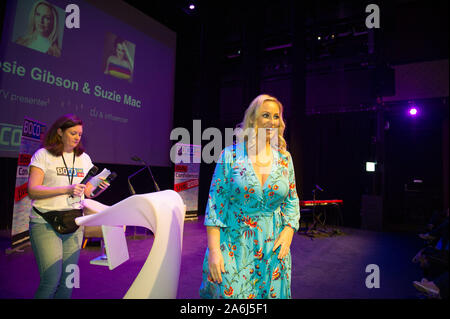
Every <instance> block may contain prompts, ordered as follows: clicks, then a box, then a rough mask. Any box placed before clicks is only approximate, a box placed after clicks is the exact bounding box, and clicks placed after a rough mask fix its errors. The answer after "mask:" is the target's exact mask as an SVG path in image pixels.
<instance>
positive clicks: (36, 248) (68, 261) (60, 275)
mask: <svg viewBox="0 0 450 319" xmlns="http://www.w3.org/2000/svg"><path fill="white" fill-rule="evenodd" d="M82 240H83V230H82V227H80V228H78V230H77V231H76V232H74V233H72V234H65V235H62V234H59V233H57V232H56V231H54V230H53V228H52V226H50V224H48V223H47V222H46V223H34V222H30V241H31V247H32V248H33V252H34V256H35V257H36V262H37V265H38V267H39V274H40V276H41V280H40V282H39V287H38V289H37V291H36V294H35V296H34V298H38V299H42V298H44V299H45V298H57V299H68V298H70V297H71V295H72V288H71V287H67V285H66V279H67V277H68V276H69V275H71V274H72V272H71V271H70V268H69V271H66V269H67V268H66V267H67V266H68V265H77V264H78V258H79V257H80V251H81V242H82ZM69 280H70V278H69ZM69 286H71V285H69Z"/></svg>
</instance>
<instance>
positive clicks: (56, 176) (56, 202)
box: [28, 148, 94, 222]
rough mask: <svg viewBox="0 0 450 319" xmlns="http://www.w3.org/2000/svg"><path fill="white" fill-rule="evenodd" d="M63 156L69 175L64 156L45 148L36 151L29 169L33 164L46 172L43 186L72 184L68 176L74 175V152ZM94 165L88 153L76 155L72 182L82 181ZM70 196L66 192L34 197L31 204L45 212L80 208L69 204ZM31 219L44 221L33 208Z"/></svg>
mask: <svg viewBox="0 0 450 319" xmlns="http://www.w3.org/2000/svg"><path fill="white" fill-rule="evenodd" d="M63 156H64V160H65V161H66V164H67V168H68V170H69V175H67V173H68V172H67V169H66V166H65V165H64V161H63V159H62V157H61V156H54V155H52V154H51V153H50V152H49V151H47V150H46V149H45V148H41V149H39V150H37V151H36V153H34V155H33V157H32V158H31V161H30V164H29V166H28V170H30V168H31V166H35V167H38V168H40V169H41V170H42V171H43V172H44V180H43V181H42V185H43V186H47V187H60V186H67V185H70V183H69V178H68V176H69V177H70V176H72V163H73V152H71V153H66V152H64V153H63ZM93 166H94V165H93V164H92V161H91V158H90V157H89V155H87V154H86V153H83V154H81V155H80V156H75V164H74V165H73V168H74V169H75V172H74V173H73V181H72V184H78V183H80V182H81V181H82V180H83V178H84V177H85V176H86V174H87V173H88V172H89V170H90V169H91V168H92V167H93ZM69 196H70V195H68V194H65V195H58V196H53V197H49V198H43V199H34V200H32V202H31V205H32V206H34V207H36V208H37V209H38V210H39V211H40V212H43V213H45V212H48V211H51V210H71V209H74V208H78V207H74V206H72V205H70V204H69V202H68V201H67V198H68V197H69ZM83 199H84V194H83V195H82V196H81V200H83ZM30 219H31V220H32V221H33V222H44V219H43V218H42V217H41V216H39V215H38V214H37V213H35V212H34V211H33V210H31V212H30Z"/></svg>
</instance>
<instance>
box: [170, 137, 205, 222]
mask: <svg viewBox="0 0 450 319" xmlns="http://www.w3.org/2000/svg"><path fill="white" fill-rule="evenodd" d="M200 161H201V146H200V145H191V144H181V143H177V144H176V156H175V182H174V189H175V191H176V192H178V193H179V194H180V196H181V198H183V201H184V204H185V205H186V212H195V215H197V211H198V185H199V176H200Z"/></svg>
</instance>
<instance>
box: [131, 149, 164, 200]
mask: <svg viewBox="0 0 450 319" xmlns="http://www.w3.org/2000/svg"><path fill="white" fill-rule="evenodd" d="M131 159H132V160H133V161H135V162H141V163H142V164H144V165H145V166H144V167H143V168H142V169H145V168H147V169H148V172H149V173H150V176H151V178H152V180H153V184H154V185H155V189H156V191H157V192H159V191H161V190H160V189H159V186H158V184H157V183H156V180H155V177H153V173H152V170H151V169H150V166H149V165H148V164H147V163H146V162H145V161H144V160H143V159H141V158H140V157H138V156H133V157H132V158H131ZM138 172H140V170H139V171H138ZM138 172H136V174H137V173H138Z"/></svg>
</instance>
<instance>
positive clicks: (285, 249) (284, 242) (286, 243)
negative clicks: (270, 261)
mask: <svg viewBox="0 0 450 319" xmlns="http://www.w3.org/2000/svg"><path fill="white" fill-rule="evenodd" d="M292 237H294V229H293V228H292V227H289V226H286V227H284V229H283V230H282V231H281V233H280V235H279V236H278V238H277V239H276V240H275V243H274V246H273V251H275V250H277V248H278V247H279V246H281V248H280V252H279V254H278V259H280V260H281V259H283V258H284V257H286V255H287V254H288V253H289V248H290V247H291V243H292Z"/></svg>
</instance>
